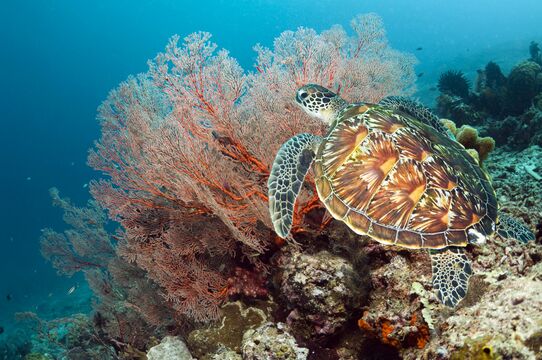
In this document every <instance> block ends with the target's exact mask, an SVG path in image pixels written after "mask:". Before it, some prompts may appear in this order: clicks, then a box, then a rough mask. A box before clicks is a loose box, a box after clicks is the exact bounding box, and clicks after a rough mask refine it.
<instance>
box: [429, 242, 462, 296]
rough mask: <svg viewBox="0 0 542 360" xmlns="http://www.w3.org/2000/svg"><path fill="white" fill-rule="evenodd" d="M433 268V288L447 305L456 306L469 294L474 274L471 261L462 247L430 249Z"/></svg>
mask: <svg viewBox="0 0 542 360" xmlns="http://www.w3.org/2000/svg"><path fill="white" fill-rule="evenodd" d="M429 255H430V256H431V268H432V269H433V288H434V289H435V290H437V291H438V294H437V295H438V298H439V300H440V301H441V302H442V303H443V304H444V305H446V306H449V307H455V306H456V305H457V304H458V303H459V302H460V301H461V300H463V298H464V297H465V296H466V295H467V289H468V288H469V278H470V277H471V275H472V268H471V265H470V261H469V259H468V258H467V256H466V255H465V252H464V250H463V249H462V248H458V247H449V248H445V249H442V250H430V251H429Z"/></svg>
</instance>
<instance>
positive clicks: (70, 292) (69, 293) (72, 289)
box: [68, 285, 77, 295]
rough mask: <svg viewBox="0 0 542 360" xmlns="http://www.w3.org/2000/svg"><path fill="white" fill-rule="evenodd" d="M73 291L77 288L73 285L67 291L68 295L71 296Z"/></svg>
mask: <svg viewBox="0 0 542 360" xmlns="http://www.w3.org/2000/svg"><path fill="white" fill-rule="evenodd" d="M75 289H77V287H76V286H75V285H74V286H72V287H71V288H70V289H69V290H68V295H71V294H72V293H73V292H74V291H75Z"/></svg>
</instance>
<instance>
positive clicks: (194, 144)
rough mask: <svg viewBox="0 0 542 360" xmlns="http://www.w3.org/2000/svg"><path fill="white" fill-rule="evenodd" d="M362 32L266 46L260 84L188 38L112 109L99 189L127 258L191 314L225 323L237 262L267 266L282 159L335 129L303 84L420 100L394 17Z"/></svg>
mask: <svg viewBox="0 0 542 360" xmlns="http://www.w3.org/2000/svg"><path fill="white" fill-rule="evenodd" d="M352 27H353V29H354V32H355V36H353V37H349V36H348V35H347V34H346V32H345V31H344V30H343V29H342V28H341V27H339V26H336V27H333V28H332V29H330V30H328V31H324V32H323V33H321V34H318V33H316V32H315V31H314V30H312V29H306V28H300V29H298V30H297V31H295V32H292V31H287V32H284V33H283V34H281V35H280V36H279V37H278V38H277V39H276V40H275V43H274V49H273V50H271V49H267V48H264V47H262V46H259V45H258V46H257V47H256V51H257V53H258V60H257V64H256V70H257V71H256V72H255V73H252V74H248V75H246V74H245V72H244V71H243V70H242V69H241V67H240V66H239V65H238V63H237V62H236V61H235V60H234V59H233V58H231V57H230V56H229V54H228V52H227V51H225V50H219V51H217V50H216V45H215V44H213V43H211V42H210V34H208V33H195V34H192V35H190V36H188V37H186V38H185V39H184V43H183V44H181V45H179V44H178V42H179V38H178V37H177V36H175V37H173V38H172V39H171V40H170V42H169V43H168V45H167V47H166V51H165V52H164V53H162V54H159V55H158V56H157V57H156V58H155V59H154V60H153V61H151V62H150V63H149V71H148V72H147V73H145V74H141V75H139V76H137V77H131V78H129V79H128V80H127V81H125V82H123V83H122V84H121V85H120V86H119V87H118V88H117V89H115V90H113V91H112V92H111V93H110V94H109V97H108V99H107V100H106V101H105V102H104V103H103V104H102V106H101V107H100V109H99V119H100V123H101V126H102V136H101V138H100V140H99V141H98V142H97V143H96V145H95V148H94V149H93V150H92V151H91V152H90V155H89V164H90V165H91V166H92V167H94V168H95V169H97V170H101V171H102V172H104V173H105V174H107V175H108V176H109V180H100V181H97V182H93V183H92V185H91V192H92V194H93V196H94V197H95V199H97V200H98V202H99V203H100V204H101V205H102V206H103V207H104V208H106V209H107V210H108V211H109V215H110V216H111V218H112V219H114V220H116V221H118V222H119V223H120V224H121V225H122V227H123V229H124V233H123V239H122V241H121V243H120V247H119V253H121V254H122V256H123V257H125V258H126V259H128V260H130V261H132V262H133V263H135V264H136V265H137V266H138V267H140V268H142V269H144V270H145V271H147V273H148V276H149V277H150V278H151V279H152V280H154V281H156V282H157V284H158V285H160V287H162V289H164V291H165V298H166V299H167V300H168V302H169V303H172V304H174V305H173V307H174V309H175V310H176V311H177V312H178V313H180V314H185V315H188V316H189V317H191V318H193V319H195V320H200V321H206V320H211V319H215V318H216V317H217V316H218V306H219V304H220V302H221V301H222V300H223V299H224V298H225V296H227V294H228V281H227V278H228V277H230V276H231V275H232V273H233V270H234V265H233V258H234V257H235V258H236V261H238V260H239V259H242V261H243V262H245V263H246V264H252V266H253V267H256V268H258V269H263V268H264V267H265V264H263V262H262V261H261V260H260V258H259V255H260V254H262V252H263V251H264V250H265V249H267V248H268V246H269V244H270V240H272V239H273V233H272V230H271V229H272V226H271V223H270V220H269V215H268V209H267V207H268V205H267V187H266V182H267V177H268V174H269V168H270V165H271V163H272V161H273V158H274V154H275V153H276V151H277V149H278V148H279V147H280V145H281V144H282V143H283V142H284V141H286V140H287V139H288V138H289V137H291V136H292V135H294V134H296V133H300V132H312V133H322V132H323V131H324V129H325V124H321V123H319V122H317V121H316V120H313V119H312V118H309V117H308V116H306V115H305V114H304V113H303V112H302V111H301V110H300V109H299V108H298V107H296V106H295V104H294V102H293V94H294V93H295V89H296V88H298V87H299V86H301V85H303V84H306V83H309V82H314V83H320V84H322V85H325V86H327V87H330V88H333V89H334V90H336V91H338V92H340V93H341V94H342V96H344V97H346V98H349V99H352V100H366V101H378V100H380V99H381V98H382V97H384V96H387V95H394V94H409V93H411V92H412V91H413V90H414V85H413V84H414V80H415V74H414V71H413V64H414V61H415V60H414V58H413V57H411V56H409V55H405V54H401V53H399V52H397V51H394V50H392V49H390V48H389V46H388V44H387V41H386V38H385V33H384V30H383V26H382V22H381V20H380V18H379V17H378V16H376V15H373V14H370V15H364V16H359V17H357V18H355V19H354V20H353V21H352ZM309 184H310V182H309ZM309 187H310V188H312V189H314V186H309ZM318 206H320V205H319V202H318V198H317V195H316V193H315V191H314V190H313V191H311V190H308V191H304V192H303V193H302V195H301V197H300V198H299V199H298V206H297V207H296V210H295V218H294V227H293V230H292V233H293V235H294V236H295V235H296V234H297V233H299V232H300V231H303V228H304V215H306V214H307V213H308V212H309V211H310V210H311V209H313V208H315V207H318Z"/></svg>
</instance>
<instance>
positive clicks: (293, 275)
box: [10, 14, 542, 360]
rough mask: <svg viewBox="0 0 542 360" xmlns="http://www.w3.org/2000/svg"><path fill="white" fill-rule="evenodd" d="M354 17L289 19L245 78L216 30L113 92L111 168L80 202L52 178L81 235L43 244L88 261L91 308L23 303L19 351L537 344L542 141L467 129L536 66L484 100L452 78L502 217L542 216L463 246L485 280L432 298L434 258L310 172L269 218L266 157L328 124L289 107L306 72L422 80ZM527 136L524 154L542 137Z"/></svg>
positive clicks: (374, 29) (202, 352)
mask: <svg viewBox="0 0 542 360" xmlns="http://www.w3.org/2000/svg"><path fill="white" fill-rule="evenodd" d="M352 27H353V30H354V33H355V35H354V36H348V35H347V34H346V32H345V31H344V30H343V29H342V28H340V27H333V28H332V29H330V30H327V31H324V32H322V33H320V34H319V33H317V32H316V31H314V30H311V29H306V28H300V29H298V30H296V31H287V32H284V33H283V34H281V35H280V36H279V37H278V38H277V39H276V41H275V43H274V47H273V49H267V48H263V47H261V46H257V47H256V51H257V55H258V59H257V64H256V72H255V73H253V74H248V75H247V74H245V73H244V72H243V70H242V69H241V68H240V66H239V65H238V64H237V62H236V61H235V59H233V58H231V57H230V56H229V54H228V53H227V52H226V51H225V50H221V51H216V45H215V44H213V43H212V42H211V41H210V35H209V34H207V33H196V34H192V35H190V36H188V37H187V38H185V39H184V42H183V43H182V44H179V38H178V37H174V38H172V40H171V41H170V42H169V44H168V46H167V48H166V51H165V52H164V53H162V54H159V55H158V56H157V57H156V58H155V59H154V60H153V61H151V62H150V69H149V71H148V72H146V73H145V74H141V75H139V76H137V77H131V78H129V79H128V80H127V81H125V82H124V83H122V84H121V85H120V86H119V87H118V88H117V89H115V90H113V91H112V92H111V93H110V95H109V97H108V99H107V100H106V101H105V102H104V103H103V104H102V106H101V108H100V112H99V118H100V122H101V126H102V136H101V138H100V140H99V141H98V142H97V143H96V145H95V147H94V149H93V150H92V151H91V153H90V156H89V164H90V165H91V166H92V167H94V168H95V169H97V170H99V171H102V172H103V173H104V174H105V176H107V177H108V179H107V180H99V181H95V182H92V184H91V194H92V195H93V197H94V200H93V201H91V202H89V204H88V206H87V207H85V208H78V207H76V206H74V205H73V204H72V203H71V202H69V201H68V200H66V199H62V198H60V196H59V195H58V192H57V191H55V190H53V191H52V196H53V201H54V203H55V204H56V205H58V206H60V207H61V208H62V209H63V210H64V211H65V221H66V222H67V223H68V224H69V225H70V229H68V230H67V231H65V232H63V233H59V232H55V231H53V230H46V231H44V233H43V236H42V253H43V255H44V256H45V257H46V258H47V259H48V260H50V261H51V262H52V263H53V265H54V266H55V267H56V268H57V269H58V270H59V271H62V272H63V273H65V274H66V275H72V274H74V273H76V272H78V271H81V272H83V273H84V275H85V277H86V279H87V281H88V282H89V285H90V287H91V288H92V290H93V293H94V295H95V303H94V305H93V306H94V310H93V313H92V314H91V315H90V316H81V317H79V316H78V317H74V318H73V319H62V320H59V321H58V322H53V323H51V322H47V321H43V320H40V319H39V318H38V319H36V317H35V316H33V315H31V314H26V315H24V316H23V317H25V318H26V319H27V321H28V322H30V323H31V324H33V326H32V327H33V334H34V335H32V339H33V343H32V346H31V348H28V349H25V351H26V352H25V355H27V354H35V355H31V356H41V355H43V354H45V353H54V355H55V356H57V357H61V356H64V355H66V354H67V353H68V352H69V353H70V354H76V355H77V356H79V358H88V359H93V358H99V359H109V358H123V359H141V358H145V357H147V358H149V359H152V358H153V357H155V355H154V354H155V353H157V352H160V351H162V350H161V349H164V348H170V350H172V349H176V350H175V351H180V350H181V349H182V351H183V353H184V354H185V355H186V358H192V357H194V358H198V359H202V360H210V359H235V360H239V359H241V358H242V359H254V360H259V359H296V360H297V359H311V360H320V359H345V360H346V359H351V360H354V359H373V358H374V359H376V358H385V359H397V358H405V359H420V358H425V359H435V358H441V359H456V358H469V357H470V358H476V357H482V358H483V357H486V358H487V357H495V358H499V357H501V358H522V357H523V358H534V357H536V356H540V344H541V342H542V340H541V339H542V334H541V331H540V326H541V319H540V314H541V313H542V311H541V310H542V309H541V304H542V299H541V297H540V293H541V290H542V289H540V286H541V285H540V284H541V280H542V246H541V243H542V233H541V231H542V208H541V206H542V198H541V196H542V188H541V187H542V183H541V182H540V178H539V177H540V176H542V164H541V162H540V159H542V150H541V149H540V148H539V147H536V146H532V147H529V148H527V149H525V150H524V151H522V152H517V153H510V152H504V151H502V149H497V150H494V147H495V143H494V141H492V140H491V139H490V138H487V137H486V138H484V137H480V136H479V133H478V130H477V129H475V128H473V127H469V126H465V125H466V123H465V122H467V121H471V120H473V119H474V120H475V125H481V127H480V129H481V130H480V131H482V130H483V131H488V132H489V130H488V129H490V128H491V126H490V125H491V122H487V123H486V122H484V123H481V120H482V119H483V118H484V117H485V115H486V114H487V113H491V114H493V116H496V117H497V116H498V117H501V116H505V114H506V111H508V110H507V109H508V107H507V106H508V105H507V101H508V100H507V99H508V97H509V95H508V94H509V91H510V89H514V85H513V84H515V81H516V76H517V79H520V78H521V77H524V78H527V77H528V76H530V75H532V74H531V73H530V72H529V71H531V70H529V71H527V70H526V69H523V68H521V69H518V70H517V74H515V75H514V76H512V74H510V76H509V77H508V78H506V77H505V76H504V75H503V74H502V72H501V71H500V69H499V68H498V66H497V65H496V64H494V63H493V64H488V66H486V68H485V70H484V71H483V72H481V75H480V76H482V75H483V78H482V77H481V78H480V81H478V82H477V83H476V87H475V92H476V93H475V94H472V93H470V90H469V83H468V81H467V80H466V78H465V76H464V75H463V74H462V73H460V72H449V73H447V74H446V76H443V78H442V79H441V80H442V81H441V84H440V86H439V87H440V89H441V91H442V92H443V93H442V94H441V97H440V99H441V100H440V101H441V107H442V110H443V111H448V112H449V114H450V115H451V116H450V118H452V119H453V120H454V121H456V122H457V124H458V125H459V126H460V127H459V128H458V127H457V126H456V125H455V124H454V123H453V122H451V121H445V122H444V124H445V125H446V126H448V127H449V129H450V130H451V131H452V132H453V133H454V134H455V136H456V137H457V139H458V141H459V142H461V143H462V144H463V145H464V146H465V147H466V148H468V149H471V150H472V151H473V152H472V153H473V154H476V156H477V157H478V158H479V160H480V162H481V161H483V162H484V167H485V168H486V169H487V170H488V172H489V173H490V174H491V176H492V177H493V181H494V185H495V187H496V189H497V192H498V196H499V202H500V204H501V206H502V210H503V211H506V212H508V213H510V214H513V215H515V216H518V217H521V218H523V219H524V220H525V222H526V223H527V224H528V226H530V227H531V228H533V229H535V228H536V229H539V230H538V233H537V240H536V241H535V242H533V243H529V244H527V245H524V244H517V243H511V242H509V241H505V240H503V239H500V238H498V237H496V238H495V239H492V241H489V242H488V243H487V244H486V245H485V246H483V247H476V248H475V247H471V246H469V247H467V253H468V256H469V257H470V258H471V259H472V267H473V269H474V272H475V275H474V276H473V277H472V279H471V282H470V290H469V292H468V296H467V298H466V299H465V300H464V301H462V302H461V303H460V305H459V306H458V307H457V308H456V309H454V310H451V309H449V308H446V307H445V306H443V305H442V304H440V302H439V301H438V299H437V296H436V294H435V293H434V291H433V289H432V286H431V269H430V261H429V257H428V255H427V253H426V252H425V251H407V250H405V249H401V248H397V247H393V246H382V245H380V244H378V243H376V242H375V241H369V240H368V238H367V237H364V236H358V235H356V234H354V233H353V232H352V231H350V230H349V229H348V227H347V226H346V225H344V224H342V223H340V222H338V221H334V220H333V219H332V218H331V217H330V216H329V214H326V213H325V210H324V209H323V207H322V204H321V202H320V201H319V199H318V196H317V193H316V191H315V188H314V183H313V180H312V179H311V178H310V176H309V177H308V179H307V182H306V184H305V185H304V188H303V191H302V194H301V197H300V199H299V202H298V203H297V206H296V208H295V210H294V223H293V229H292V238H291V239H288V240H286V241H282V240H281V239H278V238H277V237H276V235H275V234H274V233H273V231H272V230H271V229H272V225H271V224H270V220H269V216H268V208H267V205H268V204H267V189H266V181H267V177H268V175H269V167H270V164H271V162H272V160H273V155H274V154H275V153H276V151H277V149H278V147H279V146H280V145H281V144H282V143H283V142H284V140H285V139H286V138H288V137H290V136H291V135H293V134H294V133H301V132H312V133H315V134H321V133H323V131H324V128H325V124H322V123H320V122H318V121H316V120H312V119H311V118H309V117H308V116H307V115H306V114H305V113H303V112H302V110H300V109H298V108H297V107H295V106H294V105H293V104H292V94H293V93H294V90H295V89H296V88H297V87H298V86H299V85H301V84H305V83H308V82H316V83H320V84H322V85H325V86H327V87H329V88H332V89H333V90H334V91H337V92H338V93H340V94H341V96H343V97H345V98H347V99H348V100H356V101H357V100H360V101H362V100H364V101H370V102H377V101H379V100H380V99H382V98H383V97H384V96H388V95H394V94H410V93H412V91H413V82H414V78H415V76H414V72H413V64H414V62H415V61H414V59H413V57H411V56H409V55H405V54H401V53H399V52H397V51H394V50H393V49H391V48H389V45H388V44H387V41H386V38H385V33H384V30H383V27H382V22H381V20H380V18H378V17H377V16H376V15H374V14H370V15H365V16H361V17H356V18H355V19H354V20H353V22H352ZM529 66H531V65H529ZM533 69H534V67H533ZM524 70H525V71H524ZM534 72H535V73H536V71H534ZM536 77H538V74H537V75H536ZM510 79H513V80H510ZM529 79H532V77H531V78H529ZM517 81H519V80H517ZM536 81H538V80H536ZM490 91H491V92H493V93H492V94H493V95H494V99H493V100H491V98H490V96H493V95H491V94H490ZM482 93H484V94H485V95H484V96H485V98H484V97H483V96H482V95H481V94H482ZM502 94H506V99H505V100H506V101H502V99H503V98H501V95H502ZM518 96H523V95H520V94H519V93H518ZM529 96H530V95H529ZM482 99H484V100H482ZM536 99H538V98H537V97H536V96H535V97H533V99H532V101H533V102H534V103H535V104H537V103H538V102H539V101H542V100H540V99H538V100H536ZM480 104H483V105H480ZM489 108H491V110H487V111H486V109H489ZM529 114H531V115H532V118H531V120H533V121H532V122H537V121H538V120H534V119H539V117H537V116H539V115H537V114H540V109H538V108H537V107H536V106H534V107H531V108H530V109H528V110H526V111H525V112H523V113H522V114H521V115H520V116H519V117H513V118H514V119H518V118H521V119H522V121H525V123H522V125H521V126H519V127H516V128H514V132H510V133H508V134H507V135H508V136H514V135H515V134H517V133H519V132H520V131H524V132H525V131H530V129H533V128H534V127H531V125H527V128H523V127H522V126H524V125H525V124H530V122H529V120H528V119H527V117H529V116H531V115H529ZM506 116H508V115H506ZM523 117H525V118H523ZM505 122H506V121H505ZM505 122H503V123H505ZM488 124H489V125H488ZM533 126H534V125H533ZM270 129H273V131H270ZM522 129H523V130H522ZM525 129H527V130H525ZM480 133H481V132H480ZM524 137H525V138H526V139H527V140H525V141H523V140H522V142H521V144H522V145H521V146H523V147H525V146H527V145H528V144H531V143H532V141H533V139H536V134H531V133H529V134H525V136H524ZM510 141H513V140H507V141H506V142H505V143H508V144H509V145H511V144H514V143H513V142H510ZM514 141H515V140H514ZM535 141H538V140H535ZM537 177H538V178H537ZM526 179H528V180H529V181H526ZM533 179H534V180H536V181H533ZM105 211H107V215H108V216H109V218H110V219H112V220H114V221H116V222H117V223H118V224H119V226H120V229H119V230H117V231H116V232H115V233H114V234H115V235H111V234H110V233H108V232H107V231H106V230H105V229H106V228H108V227H109V226H111V224H109V225H108V224H107V221H106V213H105ZM168 336H171V337H168ZM179 336H181V337H182V338H183V339H186V346H184V343H183V342H181V340H180V339H181V337H179ZM41 338H43V339H44V338H47V339H48V341H49V342H48V344H52V343H53V344H54V346H55V348H54V349H53V350H54V351H51V349H50V348H47V349H46V348H45V347H41V345H40V342H39V341H37V340H35V339H41ZM51 339H53V341H51ZM157 339H163V340H162V343H161V344H158V341H157ZM186 348H188V350H189V352H190V353H187V351H186ZM10 351H11V350H10ZM159 356H161V357H162V358H163V357H164V355H159ZM179 356H180V355H177V357H179ZM183 356H184V355H183Z"/></svg>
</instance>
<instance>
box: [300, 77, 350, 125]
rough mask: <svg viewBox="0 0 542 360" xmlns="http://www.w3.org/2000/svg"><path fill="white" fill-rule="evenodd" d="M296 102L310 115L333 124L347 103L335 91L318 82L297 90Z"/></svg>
mask: <svg viewBox="0 0 542 360" xmlns="http://www.w3.org/2000/svg"><path fill="white" fill-rule="evenodd" d="M295 100H296V102H297V103H298V104H299V105H300V106H301V108H302V109H303V110H305V112H307V113H308V114H309V115H311V116H314V117H317V118H318V119H320V120H322V121H324V122H325V123H327V124H331V123H332V122H333V120H335V118H336V117H337V114H338V113H339V111H340V110H341V109H343V108H344V107H345V106H346V105H347V103H346V101H344V100H343V99H341V97H340V96H339V95H337V94H335V93H334V92H333V91H331V90H328V89H326V88H325V87H323V86H320V85H316V84H307V85H305V86H302V87H301V88H299V90H297V94H296V97H295Z"/></svg>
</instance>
